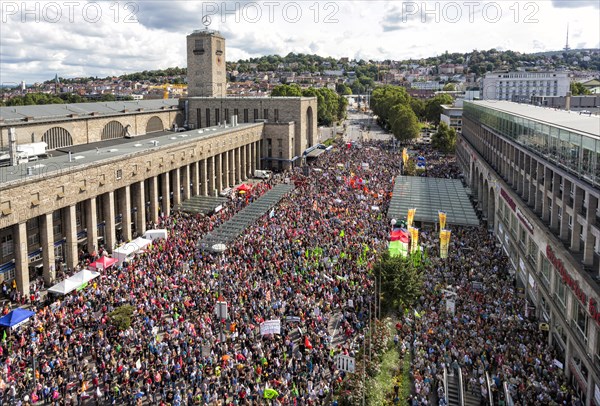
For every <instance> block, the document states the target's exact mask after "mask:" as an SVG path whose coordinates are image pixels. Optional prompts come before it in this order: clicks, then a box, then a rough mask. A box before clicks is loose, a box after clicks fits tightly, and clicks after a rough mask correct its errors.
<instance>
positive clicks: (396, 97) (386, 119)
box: [370, 85, 410, 128]
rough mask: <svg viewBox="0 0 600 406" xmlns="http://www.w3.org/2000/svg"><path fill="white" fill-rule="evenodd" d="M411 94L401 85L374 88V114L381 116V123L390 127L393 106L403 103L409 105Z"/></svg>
mask: <svg viewBox="0 0 600 406" xmlns="http://www.w3.org/2000/svg"><path fill="white" fill-rule="evenodd" d="M409 101H410V96H409V95H408V93H407V92H406V89H405V88H403V87H400V86H391V85H386V86H381V87H378V88H376V89H375V90H373V93H372V94H371V100H370V104H371V110H373V114H375V115H376V116H377V117H379V121H380V123H381V124H382V125H383V126H384V127H387V128H390V124H391V121H390V111H391V109H392V107H394V106H396V105H398V104H403V105H408V103H409Z"/></svg>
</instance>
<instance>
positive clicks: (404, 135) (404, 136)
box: [389, 104, 420, 142]
mask: <svg viewBox="0 0 600 406" xmlns="http://www.w3.org/2000/svg"><path fill="white" fill-rule="evenodd" d="M389 120H390V129H391V131H392V134H394V137H396V139H397V140H399V141H402V142H405V141H410V140H413V139H415V138H417V137H418V136H419V129H420V127H419V121H418V120H417V116H416V115H415V113H414V112H413V111H412V109H411V108H410V106H408V105H406V104H397V105H395V106H394V107H392V108H391V110H390V119H389Z"/></svg>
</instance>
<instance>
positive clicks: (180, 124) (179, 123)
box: [175, 113, 185, 127]
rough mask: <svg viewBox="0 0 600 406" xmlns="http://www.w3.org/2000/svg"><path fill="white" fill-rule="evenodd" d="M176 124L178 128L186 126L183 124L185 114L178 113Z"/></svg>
mask: <svg viewBox="0 0 600 406" xmlns="http://www.w3.org/2000/svg"><path fill="white" fill-rule="evenodd" d="M175 124H177V127H183V125H184V124H185V123H184V122H183V114H181V113H177V115H176V116H175Z"/></svg>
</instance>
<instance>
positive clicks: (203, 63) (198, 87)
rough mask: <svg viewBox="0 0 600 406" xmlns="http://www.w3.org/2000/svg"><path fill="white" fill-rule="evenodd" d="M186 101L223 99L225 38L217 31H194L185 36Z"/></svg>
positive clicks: (225, 81)
mask: <svg viewBox="0 0 600 406" xmlns="http://www.w3.org/2000/svg"><path fill="white" fill-rule="evenodd" d="M187 80H188V97H225V96H226V94H227V69H226V66H225V38H223V37H222V36H221V34H219V32H217V31H212V30H196V31H194V32H193V33H191V34H190V35H188V36H187Z"/></svg>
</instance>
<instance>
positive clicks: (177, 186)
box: [170, 168, 181, 207]
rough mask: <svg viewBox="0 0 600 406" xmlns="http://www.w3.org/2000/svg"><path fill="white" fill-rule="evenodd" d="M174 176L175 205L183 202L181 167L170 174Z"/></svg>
mask: <svg viewBox="0 0 600 406" xmlns="http://www.w3.org/2000/svg"><path fill="white" fill-rule="evenodd" d="M170 175H171V176H172V177H173V179H172V180H173V183H172V186H173V207H175V206H179V205H180V204H181V177H180V176H181V174H180V170H179V168H175V169H173V170H172V171H171V174H170Z"/></svg>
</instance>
